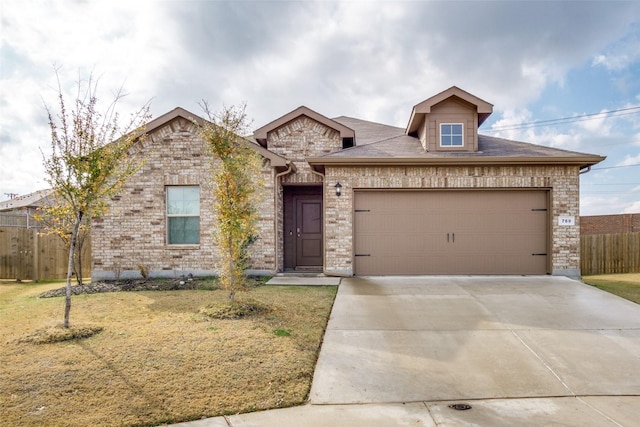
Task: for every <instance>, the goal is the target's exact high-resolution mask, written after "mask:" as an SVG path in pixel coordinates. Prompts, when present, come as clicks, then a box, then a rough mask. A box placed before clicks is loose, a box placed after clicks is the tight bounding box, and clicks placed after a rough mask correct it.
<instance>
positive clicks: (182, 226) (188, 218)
mask: <svg viewBox="0 0 640 427" xmlns="http://www.w3.org/2000/svg"><path fill="white" fill-rule="evenodd" d="M167 242H168V243H169V244H170V245H197V244H199V243H200V187H198V186H189V187H167Z"/></svg>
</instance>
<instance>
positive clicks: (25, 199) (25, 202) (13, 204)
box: [0, 189, 53, 212]
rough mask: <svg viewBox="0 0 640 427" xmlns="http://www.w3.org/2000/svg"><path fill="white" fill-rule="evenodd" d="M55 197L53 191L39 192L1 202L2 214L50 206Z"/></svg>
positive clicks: (0, 210) (0, 209)
mask: <svg viewBox="0 0 640 427" xmlns="http://www.w3.org/2000/svg"><path fill="white" fill-rule="evenodd" d="M52 196H53V190H52V189H47V190H38V191H35V192H33V193H29V194H25V195H24V196H17V197H14V198H13V199H9V200H4V201H2V202H0V212H3V211H11V210H14V209H20V208H29V207H40V206H44V205H46V204H48V202H49V198H50V197H52Z"/></svg>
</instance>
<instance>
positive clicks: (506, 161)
mask: <svg viewBox="0 0 640 427" xmlns="http://www.w3.org/2000/svg"><path fill="white" fill-rule="evenodd" d="M605 158H606V157H602V156H580V157H577V156H576V157H571V158H567V157H554V158H549V157H465V158H457V157H456V158H407V157H404V158H374V157H370V158H367V157H360V158H358V157H356V158H354V157H351V158H349V157H334V158H327V157H313V158H308V159H307V162H308V163H309V164H310V165H311V167H312V168H314V169H315V170H320V169H319V168H320V167H321V168H322V169H324V167H325V166H465V165H492V166H515V165H536V166H539V165H547V166H559V165H562V166H579V167H580V168H585V167H588V166H593V165H595V164H598V163H600V162H601V161H603V160H604V159H605Z"/></svg>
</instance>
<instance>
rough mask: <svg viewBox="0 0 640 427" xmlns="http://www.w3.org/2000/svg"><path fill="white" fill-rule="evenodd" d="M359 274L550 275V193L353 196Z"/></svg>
mask: <svg viewBox="0 0 640 427" xmlns="http://www.w3.org/2000/svg"><path fill="white" fill-rule="evenodd" d="M354 197H355V200H354V205H355V206H354V208H355V209H354V264H355V265H354V267H355V268H354V270H355V271H354V272H355V274H356V275H360V276H366V275H372V276H379V275H416V274H484V275H491V274H547V273H549V260H548V258H549V256H548V247H549V242H548V240H549V220H548V218H549V212H548V206H549V192H548V190H457V191H456V190H422V191H411V190H372V191H367V190H359V191H355V192H354Z"/></svg>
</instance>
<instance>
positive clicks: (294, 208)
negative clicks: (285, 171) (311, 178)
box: [283, 185, 324, 270]
mask: <svg viewBox="0 0 640 427" xmlns="http://www.w3.org/2000/svg"><path fill="white" fill-rule="evenodd" d="M322 215H323V214H322V187H321V186H319V185H316V186H311V185H309V186H306V185H305V186H285V187H284V224H283V226H284V230H283V232H284V233H283V234H284V236H283V237H284V268H285V270H321V269H322V263H323V259H324V256H323V253H324V252H323V244H322V235H323V233H322V227H323V224H322Z"/></svg>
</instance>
